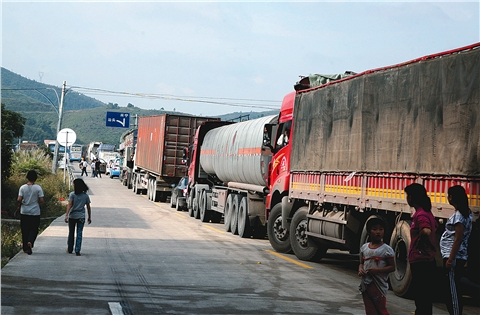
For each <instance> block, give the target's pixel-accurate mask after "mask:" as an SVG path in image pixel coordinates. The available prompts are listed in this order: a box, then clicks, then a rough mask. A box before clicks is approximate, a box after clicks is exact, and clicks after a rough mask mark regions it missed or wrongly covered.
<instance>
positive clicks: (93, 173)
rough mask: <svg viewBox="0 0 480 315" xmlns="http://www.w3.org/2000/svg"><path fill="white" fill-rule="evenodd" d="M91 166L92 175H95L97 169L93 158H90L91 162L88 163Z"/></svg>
mask: <svg viewBox="0 0 480 315" xmlns="http://www.w3.org/2000/svg"><path fill="white" fill-rule="evenodd" d="M90 167H91V168H92V177H97V170H96V169H95V160H92V164H90Z"/></svg>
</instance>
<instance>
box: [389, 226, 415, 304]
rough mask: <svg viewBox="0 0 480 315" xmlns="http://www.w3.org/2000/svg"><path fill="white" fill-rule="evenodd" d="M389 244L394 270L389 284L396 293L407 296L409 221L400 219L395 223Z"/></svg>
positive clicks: (410, 276) (408, 280) (408, 287)
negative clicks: (392, 252)
mask: <svg viewBox="0 0 480 315" xmlns="http://www.w3.org/2000/svg"><path fill="white" fill-rule="evenodd" d="M390 246H391V247H392V248H393V250H394V252H395V271H394V272H392V273H390V276H389V278H390V285H391V286H392V290H393V292H395V294H396V295H398V296H400V297H404V296H408V293H409V290H410V284H411V283H412V273H411V271H410V264H409V263H408V249H409V248H410V222H408V221H405V220H402V221H400V222H398V223H397V225H396V226H395V229H394V230H393V234H392V237H391V238H390Z"/></svg>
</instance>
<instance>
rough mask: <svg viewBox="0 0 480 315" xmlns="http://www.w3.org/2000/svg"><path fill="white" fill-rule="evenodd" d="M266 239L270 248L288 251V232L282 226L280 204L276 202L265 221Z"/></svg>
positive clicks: (290, 247) (281, 251)
mask: <svg viewBox="0 0 480 315" xmlns="http://www.w3.org/2000/svg"><path fill="white" fill-rule="evenodd" d="M267 234H268V240H269V241H270V245H271V246H272V248H273V249H274V250H275V251H277V252H279V253H284V254H286V253H290V252H291V251H292V246H291V244H290V234H289V231H288V230H287V229H284V228H282V204H281V203H277V204H276V205H275V206H274V207H273V209H272V210H271V211H270V216H269V218H268V221H267Z"/></svg>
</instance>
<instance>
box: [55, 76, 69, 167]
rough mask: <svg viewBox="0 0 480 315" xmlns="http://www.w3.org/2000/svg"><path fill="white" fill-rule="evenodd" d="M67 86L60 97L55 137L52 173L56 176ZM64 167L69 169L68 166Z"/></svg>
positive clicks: (65, 83)
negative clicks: (59, 134) (59, 136)
mask: <svg viewBox="0 0 480 315" xmlns="http://www.w3.org/2000/svg"><path fill="white" fill-rule="evenodd" d="M66 85H67V81H63V85H62V95H61V97H60V104H59V105H58V124H57V134H56V135H55V150H54V153H53V161H52V173H53V174H56V173H57V159H58V149H59V144H58V140H57V139H56V137H57V136H58V133H59V132H60V126H61V125H62V117H63V101H64V99H65V87H66ZM65 154H67V147H65ZM64 167H67V166H66V165H65V166H64Z"/></svg>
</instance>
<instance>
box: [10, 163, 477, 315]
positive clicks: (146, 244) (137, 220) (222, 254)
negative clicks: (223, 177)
mask: <svg viewBox="0 0 480 315" xmlns="http://www.w3.org/2000/svg"><path fill="white" fill-rule="evenodd" d="M76 173H77V175H79V174H80V172H78V171H77V172H76ZM84 179H85V182H86V183H87V185H89V187H90V192H89V195H90V198H91V201H92V224H91V225H85V228H84V239H83V244H82V256H80V257H78V256H75V255H74V254H73V255H72V254H67V253H66V240H67V234H68V227H67V225H66V224H65V222H64V217H63V216H62V217H59V218H58V219H56V220H55V221H54V222H53V223H52V224H51V225H50V226H49V227H48V228H47V229H46V230H45V231H44V232H43V233H42V234H41V235H40V236H39V237H38V239H37V242H36V243H35V248H34V249H33V254H32V255H30V256H29V255H27V254H25V253H23V252H21V253H19V254H18V255H16V256H15V257H14V258H13V259H12V260H11V261H10V262H9V263H8V264H7V265H6V266H5V267H4V268H3V269H2V279H1V280H2V306H1V314H15V315H18V314H28V315H31V314H68V315H71V314H102V315H103V314H114V315H118V314H125V315H130V314H132V315H133V314H135V315H138V314H364V311H363V302H362V300H361V297H360V296H359V295H358V292H357V286H358V283H359V279H358V277H356V275H355V270H354V269H355V268H356V261H354V260H352V259H350V260H349V259H344V258H341V257H337V256H336V255H337V254H336V253H330V254H329V255H328V257H327V258H326V259H325V260H324V261H322V263H321V264H315V263H305V262H300V261H298V259H296V257H295V256H293V255H276V253H274V252H273V251H272V249H271V247H270V246H269V243H268V240H258V239H241V238H240V237H238V236H233V235H231V234H230V233H226V232H224V231H223V226H222V225H219V224H211V223H202V222H200V221H199V220H195V219H193V218H190V217H188V214H187V213H186V212H178V211H176V210H175V209H171V208H170V207H169V204H165V203H162V204H161V203H153V202H151V201H149V200H148V199H147V198H146V196H139V195H136V194H134V193H133V192H132V191H131V190H128V189H127V188H126V187H124V186H122V185H121V184H120V182H119V181H118V180H116V179H110V178H108V177H106V176H103V178H101V179H97V178H91V177H88V178H85V177H84ZM338 256H341V255H338ZM440 302H441V301H440ZM387 307H388V308H389V311H390V313H391V314H392V315H396V314H398V315H400V314H411V313H412V310H413V309H414V305H413V301H411V300H407V299H403V298H399V297H397V296H395V295H394V294H393V292H391V291H390V292H389V293H388V296H387ZM479 313H480V312H479V308H478V307H476V306H467V307H466V308H465V311H464V314H465V315H474V314H475V315H478V314H479ZM434 314H439V315H445V314H448V313H447V312H446V310H445V307H444V305H443V304H442V303H436V304H435V306H434Z"/></svg>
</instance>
